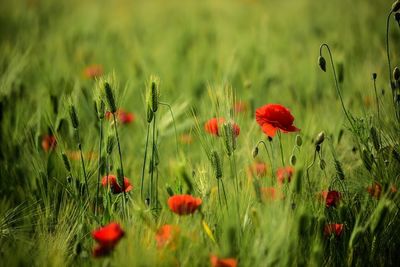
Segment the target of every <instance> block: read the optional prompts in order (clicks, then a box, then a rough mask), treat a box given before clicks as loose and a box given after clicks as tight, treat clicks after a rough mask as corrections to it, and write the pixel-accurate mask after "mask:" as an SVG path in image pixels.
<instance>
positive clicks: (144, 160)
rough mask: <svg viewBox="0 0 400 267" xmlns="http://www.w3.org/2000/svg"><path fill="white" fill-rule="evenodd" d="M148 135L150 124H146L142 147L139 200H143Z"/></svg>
mask: <svg viewBox="0 0 400 267" xmlns="http://www.w3.org/2000/svg"><path fill="white" fill-rule="evenodd" d="M149 133H150V123H148V124H147V133H146V145H145V147H144V158H143V167H142V177H141V180H140V198H141V199H143V187H144V172H145V169H146V160H147V147H148V144H149Z"/></svg>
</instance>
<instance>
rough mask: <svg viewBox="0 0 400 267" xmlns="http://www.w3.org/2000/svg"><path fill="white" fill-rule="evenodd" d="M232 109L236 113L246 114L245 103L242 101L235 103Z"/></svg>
mask: <svg viewBox="0 0 400 267" xmlns="http://www.w3.org/2000/svg"><path fill="white" fill-rule="evenodd" d="M233 109H234V110H235V112H236V113H240V112H246V111H247V103H246V102H242V101H237V102H235V104H234V106H233Z"/></svg>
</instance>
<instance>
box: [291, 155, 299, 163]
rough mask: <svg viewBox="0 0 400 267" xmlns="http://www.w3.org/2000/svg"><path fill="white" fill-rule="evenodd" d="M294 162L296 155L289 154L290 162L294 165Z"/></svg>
mask: <svg viewBox="0 0 400 267" xmlns="http://www.w3.org/2000/svg"><path fill="white" fill-rule="evenodd" d="M296 162H297V159H296V156H295V155H291V156H290V164H291V165H292V166H294V165H296Z"/></svg>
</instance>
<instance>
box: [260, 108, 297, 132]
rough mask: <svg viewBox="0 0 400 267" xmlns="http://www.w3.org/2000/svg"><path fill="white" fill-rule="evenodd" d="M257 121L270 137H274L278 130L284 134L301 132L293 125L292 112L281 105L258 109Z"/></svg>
mask: <svg viewBox="0 0 400 267" xmlns="http://www.w3.org/2000/svg"><path fill="white" fill-rule="evenodd" d="M256 121H257V123H258V124H259V125H260V126H261V128H262V130H263V132H264V133H265V134H266V135H267V136H269V137H274V136H275V133H276V131H277V130H281V131H282V132H284V133H287V132H296V131H300V129H298V128H297V127H296V126H294V125H293V121H294V117H293V116H292V114H291V113H290V110H289V109H287V108H285V107H284V106H282V105H279V104H267V105H265V106H262V107H260V108H258V109H256Z"/></svg>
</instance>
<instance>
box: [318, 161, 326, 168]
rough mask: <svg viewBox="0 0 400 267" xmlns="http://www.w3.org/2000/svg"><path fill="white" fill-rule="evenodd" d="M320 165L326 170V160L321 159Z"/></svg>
mask: <svg viewBox="0 0 400 267" xmlns="http://www.w3.org/2000/svg"><path fill="white" fill-rule="evenodd" d="M319 167H320V169H321V170H325V167H326V162H325V160H323V159H321V160H320V161H319Z"/></svg>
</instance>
